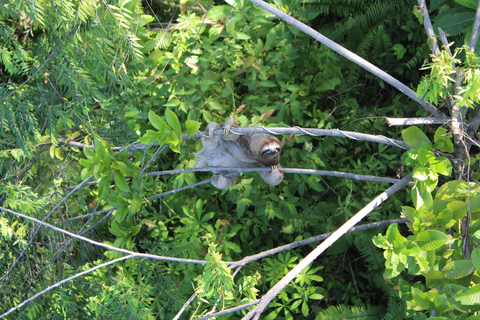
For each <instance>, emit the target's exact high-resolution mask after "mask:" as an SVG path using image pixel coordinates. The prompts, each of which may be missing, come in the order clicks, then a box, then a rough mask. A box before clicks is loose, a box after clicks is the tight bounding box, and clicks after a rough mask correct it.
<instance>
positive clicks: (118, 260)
mask: <svg viewBox="0 0 480 320" xmlns="http://www.w3.org/2000/svg"><path fill="white" fill-rule="evenodd" d="M134 257H135V256H133V255H131V256H124V257H121V258H118V259H115V260H112V261H108V262H105V263H102V264H100V265H98V266H96V267H93V268H91V269H88V270H85V271H82V272H80V273H77V274H76V275H74V276H71V277H70V278H67V279H64V280H62V281H60V282H57V283H55V284H54V285H51V286H50V287H48V288H46V289H44V290H42V291H40V292H39V293H37V294H35V295H34V296H33V297H30V298H28V299H27V300H25V301H23V302H22V303H20V304H19V305H17V306H15V307H13V308H11V309H10V310H8V311H7V312H5V313H4V314H1V315H0V319H1V318H3V317H5V316H8V315H9V314H10V313H12V312H13V311H15V310H17V309H20V308H21V307H23V306H24V305H25V304H27V303H28V302H30V301H32V300H35V299H36V298H38V297H39V296H41V295H42V294H44V293H47V292H48V291H50V290H52V289H54V288H56V287H59V286H61V285H62V284H64V283H66V282H69V281H71V280H73V279H75V278H78V277H81V276H83V275H86V274H87V273H90V272H92V271H95V270H97V269H100V268H103V267H106V266H109V265H111V264H114V263H117V262H120V261H123V260H126V259H130V258H134Z"/></svg>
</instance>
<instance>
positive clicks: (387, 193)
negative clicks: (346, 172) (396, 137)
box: [242, 173, 412, 320]
mask: <svg viewBox="0 0 480 320" xmlns="http://www.w3.org/2000/svg"><path fill="white" fill-rule="evenodd" d="M411 179H412V174H411V173H410V174H409V175H407V176H406V177H405V178H403V179H401V180H400V181H399V182H397V183H396V184H394V185H393V186H391V187H390V188H388V189H387V190H386V191H385V192H383V193H382V194H380V195H379V196H378V197H376V198H375V199H373V200H372V201H371V202H370V203H369V204H368V205H366V206H365V207H364V208H363V209H362V210H360V211H359V212H358V213H357V214H355V215H354V216H353V217H352V218H351V219H349V220H348V221H347V222H346V223H345V224H344V225H343V226H341V227H340V228H339V229H338V230H337V231H335V232H334V233H332V235H331V236H330V237H328V238H327V239H326V240H325V241H323V242H322V243H321V244H320V245H319V246H318V247H316V248H315V249H314V250H313V251H312V252H311V253H309V254H308V255H307V256H306V257H305V258H304V259H303V260H302V261H301V262H300V263H299V264H297V265H296V266H295V267H294V268H293V269H292V270H290V272H289V273H288V274H287V275H286V276H285V277H283V279H282V280H280V281H279V282H278V283H277V284H276V285H275V286H273V287H272V288H271V289H270V290H269V291H268V292H267V293H266V294H265V295H264V296H263V297H262V299H260V303H259V304H258V305H257V306H256V307H255V308H253V309H252V310H251V311H250V312H249V313H248V314H247V315H246V316H245V317H243V318H242V319H243V320H248V319H251V318H252V317H253V318H254V319H258V318H259V317H260V315H261V314H262V312H263V310H264V309H265V308H266V307H267V305H268V304H269V303H270V301H272V299H273V298H275V296H276V295H277V294H278V293H279V292H280V291H281V290H282V289H283V288H284V287H285V286H286V285H288V284H289V283H290V282H291V281H292V280H293V279H294V278H295V277H296V276H297V275H298V274H299V273H300V272H302V270H303V269H305V268H306V267H307V266H308V265H309V264H310V263H312V262H313V261H314V260H315V259H316V258H317V257H318V256H319V255H320V254H322V253H323V252H324V251H325V250H327V249H328V247H330V246H331V245H332V244H334V243H335V242H336V241H337V240H338V239H340V237H341V236H343V235H344V234H345V233H346V232H347V231H348V230H350V229H351V228H352V227H353V226H354V225H356V224H357V223H358V222H360V220H362V219H363V218H364V217H365V216H366V215H367V214H368V213H370V212H371V211H373V210H374V209H375V208H376V207H377V206H379V205H380V204H381V203H382V202H384V201H385V200H386V199H388V198H389V197H390V196H392V195H393V194H394V193H395V192H397V191H398V190H400V189H401V188H403V187H404V186H406V185H407V184H408V182H409V181H410V180H411Z"/></svg>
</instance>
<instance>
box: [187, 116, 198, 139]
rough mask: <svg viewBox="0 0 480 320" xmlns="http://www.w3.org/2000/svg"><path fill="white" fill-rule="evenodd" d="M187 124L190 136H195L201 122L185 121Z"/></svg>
mask: <svg viewBox="0 0 480 320" xmlns="http://www.w3.org/2000/svg"><path fill="white" fill-rule="evenodd" d="M185 126H186V127H187V133H188V135H189V136H193V135H194V134H195V133H197V131H198V129H200V122H198V121H194V120H187V121H185Z"/></svg>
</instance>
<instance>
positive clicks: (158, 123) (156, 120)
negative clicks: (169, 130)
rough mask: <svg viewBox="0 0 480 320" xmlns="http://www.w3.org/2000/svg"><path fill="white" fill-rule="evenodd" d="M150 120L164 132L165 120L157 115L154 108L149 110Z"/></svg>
mask: <svg viewBox="0 0 480 320" xmlns="http://www.w3.org/2000/svg"><path fill="white" fill-rule="evenodd" d="M167 110H168V109H167ZM148 121H150V123H151V124H152V126H153V127H154V128H155V129H157V130H158V131H160V132H163V130H164V129H165V121H163V119H162V118H161V117H160V116H157V115H156V114H155V113H154V112H153V111H152V110H150V111H148ZM147 133H148V131H147ZM144 136H145V135H144Z"/></svg>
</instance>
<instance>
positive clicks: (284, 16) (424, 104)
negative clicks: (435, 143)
mask: <svg viewBox="0 0 480 320" xmlns="http://www.w3.org/2000/svg"><path fill="white" fill-rule="evenodd" d="M249 1H250V2H252V3H253V4H256V5H257V6H259V7H260V8H263V9H265V10H267V11H268V12H270V13H272V14H274V15H276V16H277V17H279V18H280V19H282V20H284V21H285V22H287V23H289V24H291V25H292V26H294V27H295V28H297V29H299V30H300V31H303V32H305V33H306V34H308V35H309V36H311V37H313V38H314V39H316V40H317V41H319V42H321V43H322V44H324V45H326V46H327V47H329V48H330V49H332V50H333V51H335V52H337V53H338V54H340V55H342V56H343V57H345V58H347V59H348V60H350V61H352V62H354V63H356V64H357V65H359V66H360V67H362V68H364V69H365V70H367V71H369V72H371V73H372V74H374V75H375V76H377V77H379V78H380V79H382V80H383V81H385V82H387V83H389V84H390V85H392V86H393V87H394V88H396V89H398V90H399V91H400V92H402V93H404V94H405V95H406V96H408V97H410V98H411V99H412V100H414V101H416V102H417V103H419V104H420V105H421V106H422V107H423V108H424V109H426V110H428V111H429V112H430V113H432V114H433V115H434V116H436V117H439V118H441V117H444V116H445V115H444V114H443V113H442V112H440V111H439V110H438V109H437V108H435V106H433V105H432V104H431V103H429V102H427V101H425V100H422V99H420V98H419V97H417V94H416V93H415V91H413V90H412V89H410V88H409V87H408V86H406V85H404V84H403V83H401V82H400V81H398V80H397V79H395V78H394V77H392V76H391V75H389V74H388V73H386V72H385V71H383V70H381V69H380V68H378V67H376V66H374V65H373V64H371V63H370V62H368V61H367V60H365V59H363V58H361V57H359V56H358V55H356V54H354V53H353V52H351V51H349V50H347V49H345V48H344V47H342V46H341V45H339V44H337V43H335V42H334V41H332V40H330V39H328V38H327V37H325V36H324V35H322V34H320V33H319V32H317V31H315V30H313V29H312V28H310V27H309V26H307V25H305V24H303V23H301V22H300V21H298V20H297V19H295V18H293V17H291V16H289V15H288V14H286V13H284V12H282V11H280V10H278V9H277V8H275V7H273V6H272V5H270V4H268V3H266V2H265V1H262V0H249Z"/></svg>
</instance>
